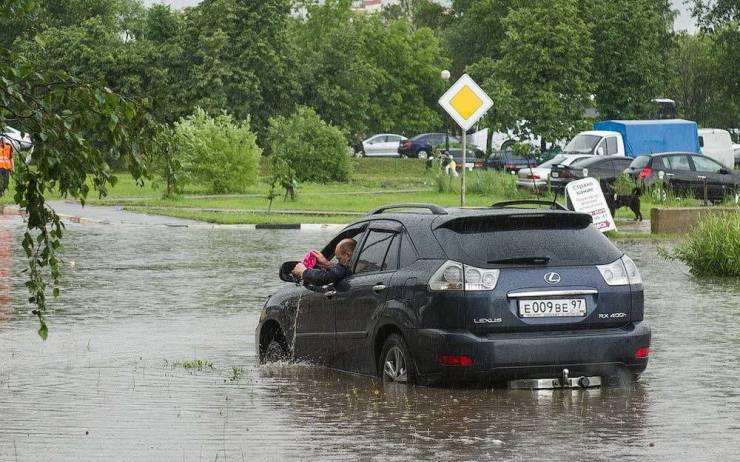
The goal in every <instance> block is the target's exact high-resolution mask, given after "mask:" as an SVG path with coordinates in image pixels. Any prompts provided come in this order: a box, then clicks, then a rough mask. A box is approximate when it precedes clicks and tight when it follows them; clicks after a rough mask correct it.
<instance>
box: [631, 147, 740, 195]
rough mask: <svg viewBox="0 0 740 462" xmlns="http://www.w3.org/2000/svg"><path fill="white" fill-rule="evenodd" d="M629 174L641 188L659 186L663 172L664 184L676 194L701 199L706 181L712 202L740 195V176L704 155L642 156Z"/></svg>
mask: <svg viewBox="0 0 740 462" xmlns="http://www.w3.org/2000/svg"><path fill="white" fill-rule="evenodd" d="M626 172H627V173H628V174H629V175H630V176H631V177H632V178H633V179H634V180H635V182H637V183H638V185H641V186H643V185H650V184H652V183H655V182H656V181H658V180H659V178H660V176H661V173H660V172H663V174H662V176H663V181H664V182H665V183H666V185H667V186H669V187H670V188H671V189H672V190H673V191H674V192H675V193H677V194H687V193H690V194H693V195H694V197H697V198H703V197H704V183H705V181H706V184H707V193H708V199H709V200H712V201H720V200H723V199H724V198H725V197H726V196H728V195H731V194H736V193H737V192H740V173H738V172H737V171H735V170H730V169H729V168H728V167H725V166H724V165H722V164H720V163H719V162H717V161H716V160H714V159H712V158H709V157H707V156H703V155H701V154H692V153H686V152H672V153H662V154H651V155H647V156H640V157H638V158H636V159H635V160H633V161H632V163H631V164H630V166H629V167H628V168H627V170H626Z"/></svg>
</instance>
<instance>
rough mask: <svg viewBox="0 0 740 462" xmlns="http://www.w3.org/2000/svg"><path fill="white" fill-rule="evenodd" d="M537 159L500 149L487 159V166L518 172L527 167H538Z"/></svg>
mask: <svg viewBox="0 0 740 462" xmlns="http://www.w3.org/2000/svg"><path fill="white" fill-rule="evenodd" d="M536 166H537V159H536V157H535V156H534V155H532V156H521V155H519V154H514V153H513V152H512V151H498V152H494V153H493V154H491V155H490V156H489V157H488V159H486V168H492V169H495V170H503V171H505V172H518V171H519V170H520V169H522V168H525V167H536Z"/></svg>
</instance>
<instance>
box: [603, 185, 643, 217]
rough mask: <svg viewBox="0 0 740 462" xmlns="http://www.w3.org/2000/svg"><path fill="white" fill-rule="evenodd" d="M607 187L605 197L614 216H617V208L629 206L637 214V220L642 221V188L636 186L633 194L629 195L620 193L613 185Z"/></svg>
mask: <svg viewBox="0 0 740 462" xmlns="http://www.w3.org/2000/svg"><path fill="white" fill-rule="evenodd" d="M605 189H607V191H604V197H605V198H606V203H607V205H609V211H610V212H611V213H612V216H615V213H616V212H617V209H620V208H622V207H629V208H630V210H632V213H634V214H635V221H638V220H639V221H642V212H640V195H641V194H642V191H641V190H640V188H634V189H633V190H632V194H629V195H619V194H617V193H616V191H614V188H612V187H608V188H605Z"/></svg>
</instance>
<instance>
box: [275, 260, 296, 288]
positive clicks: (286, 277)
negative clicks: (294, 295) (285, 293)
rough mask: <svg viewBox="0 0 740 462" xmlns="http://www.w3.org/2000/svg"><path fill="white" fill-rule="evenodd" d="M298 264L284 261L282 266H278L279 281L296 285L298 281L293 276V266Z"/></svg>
mask: <svg viewBox="0 0 740 462" xmlns="http://www.w3.org/2000/svg"><path fill="white" fill-rule="evenodd" d="M298 263H300V262H297V261H286V262H285V263H283V264H282V265H280V273H279V274H280V279H281V280H282V281H285V282H292V283H294V284H297V283H299V282H301V281H300V279H298V278H297V277H295V276H293V268H295V265H297V264H298Z"/></svg>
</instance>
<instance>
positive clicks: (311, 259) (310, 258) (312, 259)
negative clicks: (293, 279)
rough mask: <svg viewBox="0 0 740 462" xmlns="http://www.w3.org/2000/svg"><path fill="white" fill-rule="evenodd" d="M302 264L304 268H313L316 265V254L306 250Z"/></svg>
mask: <svg viewBox="0 0 740 462" xmlns="http://www.w3.org/2000/svg"><path fill="white" fill-rule="evenodd" d="M303 266H305V267H306V268H313V267H314V266H316V255H314V254H313V252H312V251H311V252H308V253H307V254H306V256H305V257H303Z"/></svg>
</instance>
